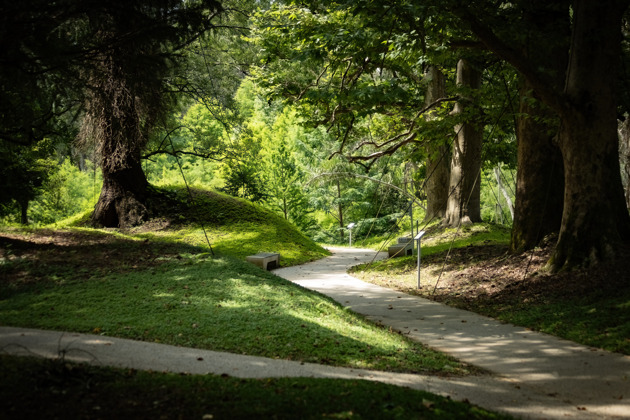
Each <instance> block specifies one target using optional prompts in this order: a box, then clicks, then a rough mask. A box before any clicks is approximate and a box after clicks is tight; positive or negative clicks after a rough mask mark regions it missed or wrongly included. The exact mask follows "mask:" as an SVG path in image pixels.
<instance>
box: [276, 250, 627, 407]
mask: <svg viewBox="0 0 630 420" xmlns="http://www.w3.org/2000/svg"><path fill="white" fill-rule="evenodd" d="M331 251H332V252H333V255H332V256H331V257H329V258H325V259H322V260H319V261H316V262H313V263H309V264H305V265H303V266H300V267H289V268H284V269H279V270H276V271H275V274H277V275H279V276H280V277H284V278H285V279H288V280H291V281H293V282H295V283H297V284H300V285H301V286H303V287H307V288H309V289H313V290H316V291H318V292H320V293H323V294H325V295H328V296H330V297H332V298H333V299H335V300H336V301H338V302H339V303H341V304H342V305H344V306H348V307H350V308H351V309H352V310H353V311H355V312H358V313H360V314H363V315H364V316H366V317H367V318H368V319H371V320H373V321H375V322H378V323H381V324H383V325H386V326H389V327H392V328H394V329H396V330H398V331H400V332H401V333H402V334H404V335H406V336H408V337H410V338H411V339H413V340H416V341H419V342H422V343H424V344H426V345H428V346H430V347H432V348H434V349H437V350H440V351H443V352H445V353H448V354H450V355H452V356H454V357H456V358H458V359H460V360H462V361H464V362H467V363H470V364H473V365H475V366H478V367H481V368H484V369H487V370H489V371H491V372H492V373H493V374H495V375H496V376H497V377H498V378H500V379H498V381H499V382H497V383H498V384H501V386H504V385H505V384H510V387H511V388H510V391H509V392H510V394H511V395H513V396H515V394H519V393H520V394H523V393H525V394H529V393H533V394H535V395H539V396H546V397H551V398H552V399H553V400H554V401H556V403H554V404H556V405H557V407H560V406H564V409H566V410H568V412H566V413H564V414H562V415H559V414H558V413H557V412H556V413H555V414H552V413H551V412H549V411H547V410H544V409H543V407H539V408H538V409H535V411H534V408H533V407H531V406H530V407H529V408H528V410H531V413H530V414H532V415H533V414H534V413H536V412H537V411H538V410H541V411H539V412H538V416H537V417H540V418H549V417H550V416H551V417H555V416H556V415H559V416H560V417H566V416H567V415H569V416H571V417H573V416H574V417H576V418H586V417H588V416H591V415H592V416H593V418H603V417H619V418H630V357H627V356H623V355H619V354H613V353H609V352H605V351H602V350H597V349H592V348H588V347H584V346H581V345H577V344H575V343H572V342H569V341H566V340H561V339H558V338H556V337H552V336H549V335H546V334H541V333H537V332H533V331H529V330H527V329H525V328H520V327H515V326H513V325H509V324H504V323H501V322H499V321H496V320H494V319H491V318H487V317H484V316H480V315H477V314H474V313H471V312H467V311H463V310H459V309H455V308H451V307H448V306H446V305H443V304H441V303H436V302H432V301H429V300H427V299H423V298H420V297H416V296H410V295H406V294H404V293H401V292H397V291H394V290H390V289H387V288H383V287H380V286H376V285H373V284H369V283H365V282H363V281H360V280H358V279H356V278H353V277H352V276H350V275H348V274H347V273H346V271H347V269H348V268H349V267H351V266H353V265H356V264H360V263H363V262H369V261H371V260H372V259H373V258H374V256H375V254H376V253H375V252H374V251H371V250H362V249H352V248H333V249H331ZM384 257H386V255H383V254H380V255H378V256H377V258H384ZM529 398H531V396H530V397H529ZM516 400H518V399H516ZM471 401H472V402H475V403H478V404H480V405H483V404H482V403H481V402H478V401H473V400H471ZM486 406H487V405H486ZM557 407H556V408H557ZM549 408H550V409H551V407H549ZM514 410H516V411H512V410H508V411H510V412H513V413H516V412H518V408H517V407H514ZM527 412H528V413H529V411H527ZM522 414H523V413H522V412H521V413H519V415H522Z"/></svg>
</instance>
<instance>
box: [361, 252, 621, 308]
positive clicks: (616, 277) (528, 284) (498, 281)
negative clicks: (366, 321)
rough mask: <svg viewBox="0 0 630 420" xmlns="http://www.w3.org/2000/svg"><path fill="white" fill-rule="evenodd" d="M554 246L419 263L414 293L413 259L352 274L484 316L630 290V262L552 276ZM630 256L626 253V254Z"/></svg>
mask: <svg viewBox="0 0 630 420" xmlns="http://www.w3.org/2000/svg"><path fill="white" fill-rule="evenodd" d="M552 251H553V244H552V243H551V241H549V243H547V244H544V245H543V246H542V247H539V248H536V249H534V250H531V251H528V252H525V253H522V254H518V255H513V254H510V253H509V252H508V247H507V246H505V245H475V246H469V247H465V248H459V249H453V250H452V251H450V252H449V253H441V254H437V255H431V256H429V257H426V258H423V259H422V272H421V276H422V277H423V282H422V288H421V289H418V288H417V282H416V280H415V279H416V275H417V274H416V273H417V271H416V270H417V269H416V263H415V260H414V261H411V260H410V262H409V264H408V265H406V266H404V267H401V268H400V269H398V270H396V269H394V270H390V271H387V272H382V273H379V272H370V273H369V274H368V273H365V272H363V273H361V272H359V273H356V274H357V275H358V276H359V277H360V278H362V279H363V280H366V281H370V282H372V283H376V284H379V285H382V286H386V287H389V288H393V289H396V290H400V291H403V292H405V293H409V294H413V295H419V296H422V297H426V298H429V299H432V300H435V301H439V302H444V303H447V304H449V305H452V306H456V307H459V308H463V309H468V310H473V311H477V312H483V309H484V307H486V306H488V305H490V304H491V305H492V306H493V307H495V308H496V307H499V306H501V305H502V304H505V305H513V304H515V303H542V302H546V301H549V300H552V299H553V300H557V299H562V298H563V297H569V296H576V295H578V296H579V295H585V294H592V293H615V291H616V290H620V289H627V288H628V287H630V281H629V280H630V258H619V259H617V260H616V261H610V262H607V263H606V264H600V265H598V266H596V267H593V268H590V269H576V270H572V271H570V272H563V273H557V274H550V273H549V272H548V271H546V270H545V265H546V263H547V261H548V260H549V257H550V255H551V252H552ZM625 255H630V252H625Z"/></svg>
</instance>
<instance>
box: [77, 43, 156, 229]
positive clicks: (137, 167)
mask: <svg viewBox="0 0 630 420" xmlns="http://www.w3.org/2000/svg"><path fill="white" fill-rule="evenodd" d="M117 54H120V55H123V54H124V53H120V52H113V53H111V54H110V55H107V56H104V57H102V61H101V62H100V67H99V70H100V73H98V74H96V75H95V76H94V78H93V82H94V86H92V91H91V96H90V98H89V103H88V107H87V108H88V112H87V119H88V121H87V126H88V127H90V128H89V129H90V130H91V132H92V133H93V136H94V137H96V143H97V150H98V156H99V157H100V166H101V170H102V173H103V187H102V189H101V194H100V196H99V199H98V202H97V203H96V206H95V208H94V212H93V213H92V222H93V223H94V224H96V225H101V226H105V227H130V226H135V225H138V224H140V223H142V222H143V221H145V219H146V217H147V214H148V210H147V207H146V205H145V201H146V198H147V186H148V182H147V179H146V176H145V174H144V172H143V171H142V163H141V159H140V155H141V151H142V148H143V147H144V145H145V143H146V136H145V133H143V130H142V122H141V117H140V116H141V115H142V111H141V104H140V103H139V100H138V97H137V96H136V95H134V92H135V90H136V89H135V87H134V85H133V83H131V82H130V80H129V79H130V77H133V75H130V74H128V73H129V69H127V68H125V62H124V61H122V62H121V61H119V60H117V56H116V55H117ZM123 56H124V55H123Z"/></svg>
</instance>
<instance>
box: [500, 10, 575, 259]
mask: <svg viewBox="0 0 630 420" xmlns="http://www.w3.org/2000/svg"><path fill="white" fill-rule="evenodd" d="M565 3H567V5H565V6H567V7H558V5H557V3H556V4H554V3H553V2H549V1H548V0H533V1H531V2H530V8H529V9H526V10H525V11H524V16H523V19H524V21H525V22H526V23H527V25H528V27H530V28H532V31H531V32H530V33H528V34H527V35H528V40H527V43H525V44H524V46H523V54H524V55H525V56H526V57H528V58H529V60H530V61H532V62H533V63H536V64H537V65H538V66H541V67H544V68H545V69H546V71H547V73H548V74H549V76H550V78H551V80H552V83H553V84H554V85H555V86H556V89H558V90H561V89H562V84H563V82H564V73H565V70H566V67H567V50H568V47H569V45H568V44H569V35H570V28H569V13H568V2H565ZM558 124H559V120H558V117H557V114H555V113H554V112H553V111H552V110H551V109H550V108H549V107H547V106H545V105H544V104H542V103H541V102H540V98H539V97H538V95H537V94H536V92H534V91H533V86H532V85H531V84H530V83H529V82H528V81H527V80H523V81H522V82H521V87H520V103H519V110H518V117H517V122H516V138H517V141H518V146H517V147H518V151H517V168H518V170H517V174H516V200H515V201H516V204H515V213H514V221H513V223H512V238H511V242H510V250H511V251H512V252H523V251H526V250H529V249H532V248H534V247H535V246H537V245H538V244H539V242H540V241H541V240H542V239H543V238H544V237H546V236H548V235H550V234H554V233H555V234H557V233H558V232H559V230H560V223H561V221H562V208H563V196H564V170H563V163H562V155H561V153H560V149H559V148H558V146H557V144H556V136H557V134H558Z"/></svg>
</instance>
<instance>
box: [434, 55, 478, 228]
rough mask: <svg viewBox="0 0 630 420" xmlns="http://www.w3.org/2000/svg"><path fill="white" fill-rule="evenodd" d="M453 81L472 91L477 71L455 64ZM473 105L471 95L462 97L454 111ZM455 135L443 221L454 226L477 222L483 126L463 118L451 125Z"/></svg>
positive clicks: (463, 111)
mask: <svg viewBox="0 0 630 420" xmlns="http://www.w3.org/2000/svg"><path fill="white" fill-rule="evenodd" d="M457 84H458V85H459V86H461V87H464V88H466V89H467V90H468V91H470V92H473V91H474V90H476V89H479V88H480V87H481V71H479V70H478V69H477V68H475V67H474V66H473V65H471V63H470V62H468V61H467V60H459V62H458V63H457ZM473 106H475V103H474V98H473V97H472V96H470V97H462V98H461V99H460V100H459V101H458V102H457V104H456V105H455V109H454V113H456V114H464V113H465V111H466V108H467V107H473ZM455 131H456V132H457V138H456V139H455V141H454V142H453V154H452V157H451V176H450V185H449V197H448V204H447V208H446V215H445V218H444V223H445V224H446V225H449V226H458V225H460V224H461V223H476V222H480V221H481V205H480V191H481V188H480V179H479V177H480V171H481V143H482V139H483V127H482V126H480V125H477V124H475V123H474V122H472V121H466V122H464V123H462V124H461V125H458V126H457V127H455Z"/></svg>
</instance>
